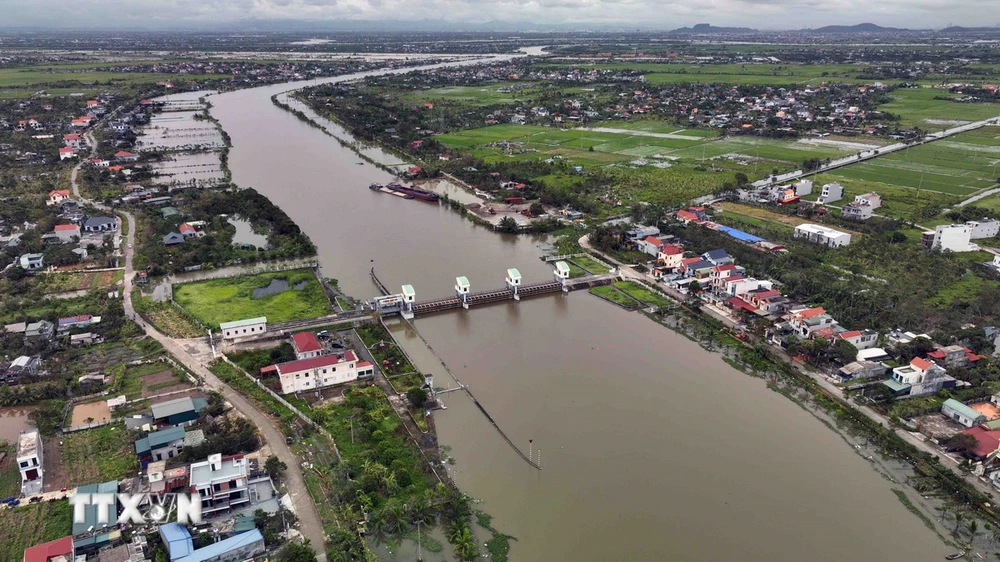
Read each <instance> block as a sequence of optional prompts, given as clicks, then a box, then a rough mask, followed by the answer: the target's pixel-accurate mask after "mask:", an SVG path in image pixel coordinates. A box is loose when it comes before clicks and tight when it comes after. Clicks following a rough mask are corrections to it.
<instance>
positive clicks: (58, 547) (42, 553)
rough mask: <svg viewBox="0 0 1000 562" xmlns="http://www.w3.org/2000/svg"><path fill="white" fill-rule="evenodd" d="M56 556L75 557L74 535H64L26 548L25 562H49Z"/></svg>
mask: <svg viewBox="0 0 1000 562" xmlns="http://www.w3.org/2000/svg"><path fill="white" fill-rule="evenodd" d="M56 556H65V557H67V558H70V559H71V558H73V537H63V538H61V539H56V540H54V541H49V542H43V543H42V544H36V545H35V546H32V547H30V548H26V549H24V562H48V560H49V559H50V558H55V557H56Z"/></svg>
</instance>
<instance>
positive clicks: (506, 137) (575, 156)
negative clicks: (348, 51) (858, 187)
mask: <svg viewBox="0 0 1000 562" xmlns="http://www.w3.org/2000/svg"><path fill="white" fill-rule="evenodd" d="M599 128H601V129H605V130H601V131H598V130H594V129H588V128H583V127H578V128H574V129H557V128H552V127H539V126H533V125H494V126H491V127H481V128H477V129H467V130H462V131H457V132H454V133H449V134H445V135H440V136H438V137H435V138H436V140H437V141H438V142H441V143H443V144H444V145H445V146H448V147H451V148H456V149H471V150H472V151H473V153H474V154H475V155H476V156H478V157H480V158H483V159H484V160H486V161H487V162H503V161H510V160H528V161H537V160H540V159H545V158H553V157H560V158H563V159H566V160H568V161H569V162H570V163H572V164H576V165H582V166H585V167H587V166H604V165H608V164H616V163H621V162H628V161H632V160H635V159H637V158H644V159H653V160H659V161H662V162H670V163H673V164H674V165H681V164H688V165H695V164H700V163H701V162H702V161H703V160H705V159H708V160H712V163H713V165H715V166H721V167H723V168H727V169H730V168H731V169H733V170H737V171H742V172H744V173H746V174H748V175H753V176H755V177H756V176H764V175H767V174H770V173H771V171H772V170H773V169H774V168H777V169H778V170H779V172H786V171H790V170H794V169H798V168H799V167H800V166H801V163H802V162H803V161H804V160H807V159H809V158H821V159H823V158H839V157H841V156H845V155H847V154H850V153H852V152H855V151H856V149H855V148H853V147H849V146H836V145H831V144H821V143H816V142H809V141H808V140H803V141H798V140H787V141H786V140H775V139H764V138H758V137H750V136H740V137H730V138H725V139H719V138H718V132H717V131H714V130H706V129H681V128H680V127H677V126H674V125H670V124H667V123H665V122H661V121H652V120H643V121H636V122H634V123H630V122H621V123H618V122H616V123H613V124H606V125H605V124H602V126H601V127H599ZM633 132H634V133H633ZM649 134H675V135H677V136H676V137H671V138H664V137H656V136H650V135H649ZM498 141H508V142H510V143H514V147H513V150H512V151H511V152H507V151H504V150H502V149H500V148H498V147H493V146H488V145H490V144H492V143H496V142H498Z"/></svg>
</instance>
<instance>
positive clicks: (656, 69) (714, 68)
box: [553, 62, 864, 85]
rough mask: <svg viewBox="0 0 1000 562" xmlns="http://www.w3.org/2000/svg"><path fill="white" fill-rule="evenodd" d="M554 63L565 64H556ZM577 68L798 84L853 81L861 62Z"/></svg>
mask: <svg viewBox="0 0 1000 562" xmlns="http://www.w3.org/2000/svg"><path fill="white" fill-rule="evenodd" d="M553 66H561V67H565V66H566V65H564V64H562V65H559V64H555V65H553ZM573 66H575V67H580V68H583V67H587V68H600V69H609V70H625V69H632V70H640V71H643V72H644V73H645V76H646V81H647V83H649V84H680V83H685V82H692V83H707V82H719V83H723V84H779V85H780V84H798V83H803V82H809V81H817V82H818V81H821V80H833V79H838V78H839V79H840V80H845V79H847V81H850V80H849V79H853V78H854V75H855V74H856V73H857V71H858V70H860V69H862V68H864V67H863V66H861V65H819V64H816V65H794V64H793V65H789V64H780V65H771V64H710V65H693V64H669V63H665V64H661V63H628V62H625V63H608V64H592V65H583V64H574V65H573Z"/></svg>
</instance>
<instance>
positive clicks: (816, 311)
mask: <svg viewBox="0 0 1000 562" xmlns="http://www.w3.org/2000/svg"><path fill="white" fill-rule="evenodd" d="M825 313H826V311H825V310H823V308H822V307H819V306H817V307H816V308H809V309H806V310H803V311H801V312H799V313H797V314H796V315H795V316H797V317H799V318H801V319H803V320H805V319H807V318H812V317H813V316H819V315H820V314H825Z"/></svg>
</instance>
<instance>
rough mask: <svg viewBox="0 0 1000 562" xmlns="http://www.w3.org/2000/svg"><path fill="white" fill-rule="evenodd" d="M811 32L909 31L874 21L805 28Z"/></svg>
mask: <svg viewBox="0 0 1000 562" xmlns="http://www.w3.org/2000/svg"><path fill="white" fill-rule="evenodd" d="M804 31H811V32H813V33H888V32H896V31H910V30H909V29H900V28H898V27H882V26H881V25H876V24H874V23H859V24H857V25H828V26H825V27H820V28H818V29H806V30H804Z"/></svg>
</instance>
